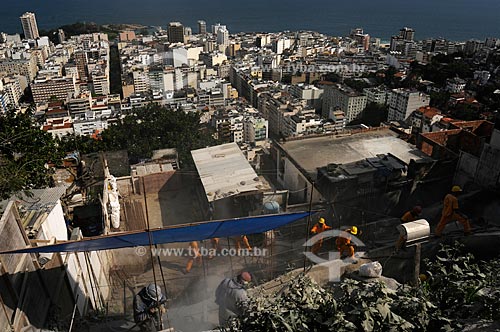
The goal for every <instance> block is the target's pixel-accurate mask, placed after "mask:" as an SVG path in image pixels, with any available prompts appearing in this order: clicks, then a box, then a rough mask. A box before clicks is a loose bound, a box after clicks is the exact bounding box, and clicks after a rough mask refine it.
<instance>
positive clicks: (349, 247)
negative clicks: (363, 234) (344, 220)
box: [335, 226, 358, 259]
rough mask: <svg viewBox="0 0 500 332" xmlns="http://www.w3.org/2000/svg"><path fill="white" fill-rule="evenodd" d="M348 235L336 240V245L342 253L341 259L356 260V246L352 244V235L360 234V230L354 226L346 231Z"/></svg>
mask: <svg viewBox="0 0 500 332" xmlns="http://www.w3.org/2000/svg"><path fill="white" fill-rule="evenodd" d="M345 232H346V233H347V235H345V236H339V237H337V239H336V240H335V245H336V246H337V250H338V251H339V253H340V258H342V259H344V258H352V259H354V252H355V250H354V245H353V244H352V243H351V240H352V238H351V235H357V234H358V228H357V227H356V226H352V227H351V228H348V229H346V230H345Z"/></svg>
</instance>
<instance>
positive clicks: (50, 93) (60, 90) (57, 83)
mask: <svg viewBox="0 0 500 332" xmlns="http://www.w3.org/2000/svg"><path fill="white" fill-rule="evenodd" d="M30 86H31V93H32V94H33V101H34V102H35V103H37V104H40V103H44V102H47V101H49V100H50V99H51V98H57V99H58V100H63V101H66V99H68V96H71V95H73V94H74V93H75V92H76V91H77V89H76V84H75V79H74V78H72V77H58V78H43V79H36V80H35V81H34V82H33V83H31V85H30Z"/></svg>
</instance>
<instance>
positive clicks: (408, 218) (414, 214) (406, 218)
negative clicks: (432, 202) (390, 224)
mask: <svg viewBox="0 0 500 332" xmlns="http://www.w3.org/2000/svg"><path fill="white" fill-rule="evenodd" d="M420 213H422V207H421V206H419V205H417V206H414V207H413V208H412V209H411V210H410V211H407V212H406V213H405V214H403V216H402V217H401V219H400V220H401V223H402V224H404V223H407V222H412V221H415V220H417V219H418V217H419V216H420ZM406 240H407V239H406V237H405V236H404V235H400V236H399V239H398V241H397V242H396V250H399V249H401V248H402V247H403V245H404V244H405V242H406Z"/></svg>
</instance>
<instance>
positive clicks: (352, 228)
mask: <svg viewBox="0 0 500 332" xmlns="http://www.w3.org/2000/svg"><path fill="white" fill-rule="evenodd" d="M350 233H351V234H352V235H356V234H358V228H357V227H356V226H352V227H351V230H350Z"/></svg>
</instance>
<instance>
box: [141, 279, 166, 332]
mask: <svg viewBox="0 0 500 332" xmlns="http://www.w3.org/2000/svg"><path fill="white" fill-rule="evenodd" d="M165 303H166V298H165V296H164V295H163V294H162V292H161V288H160V286H157V285H155V284H149V285H148V286H146V287H144V288H142V289H141V290H140V291H139V293H137V294H136V295H135V297H134V321H135V323H136V324H137V326H138V327H139V328H140V329H141V331H144V332H146V331H147V332H150V331H151V332H152V331H159V330H160V315H162V314H164V313H165V312H166V309H165Z"/></svg>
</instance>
